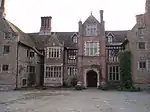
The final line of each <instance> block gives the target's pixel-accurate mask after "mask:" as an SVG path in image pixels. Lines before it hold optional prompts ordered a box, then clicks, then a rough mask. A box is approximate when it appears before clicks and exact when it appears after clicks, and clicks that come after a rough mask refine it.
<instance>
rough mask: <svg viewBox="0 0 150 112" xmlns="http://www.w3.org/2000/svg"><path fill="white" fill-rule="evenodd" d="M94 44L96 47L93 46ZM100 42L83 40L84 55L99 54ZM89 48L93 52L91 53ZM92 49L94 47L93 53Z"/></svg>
mask: <svg viewBox="0 0 150 112" xmlns="http://www.w3.org/2000/svg"><path fill="white" fill-rule="evenodd" d="M91 43H92V44H93V45H92V48H91ZM87 44H89V45H87ZM94 45H95V46H96V47H94ZM99 47H100V43H99V41H85V42H84V55H85V56H99V54H100V48H99ZM91 49H92V51H93V53H92V54H91ZM94 49H96V53H94Z"/></svg>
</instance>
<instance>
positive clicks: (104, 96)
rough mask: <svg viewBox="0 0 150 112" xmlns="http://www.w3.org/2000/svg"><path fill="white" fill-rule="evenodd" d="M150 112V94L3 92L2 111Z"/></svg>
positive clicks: (88, 91)
mask: <svg viewBox="0 0 150 112" xmlns="http://www.w3.org/2000/svg"><path fill="white" fill-rule="evenodd" d="M5 110H9V111H8V112H150V94H149V93H147V92H136V93H134V92H133V93H132V92H116V91H100V90H97V89H87V90H83V91H69V90H67V91H64V90H62V91H61V90H44V91H27V92H24V91H16V92H0V112H7V111H5Z"/></svg>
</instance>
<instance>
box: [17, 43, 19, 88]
mask: <svg viewBox="0 0 150 112" xmlns="http://www.w3.org/2000/svg"><path fill="white" fill-rule="evenodd" d="M18 52H19V42H17V72H16V89H18V75H19V74H18V54H19V53H18Z"/></svg>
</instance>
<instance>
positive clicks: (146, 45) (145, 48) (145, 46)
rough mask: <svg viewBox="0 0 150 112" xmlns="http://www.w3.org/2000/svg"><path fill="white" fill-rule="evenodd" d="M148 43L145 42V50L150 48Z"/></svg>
mask: <svg viewBox="0 0 150 112" xmlns="http://www.w3.org/2000/svg"><path fill="white" fill-rule="evenodd" d="M147 43H148V42H145V49H146V50H147V49H148V48H147V46H148V44H147Z"/></svg>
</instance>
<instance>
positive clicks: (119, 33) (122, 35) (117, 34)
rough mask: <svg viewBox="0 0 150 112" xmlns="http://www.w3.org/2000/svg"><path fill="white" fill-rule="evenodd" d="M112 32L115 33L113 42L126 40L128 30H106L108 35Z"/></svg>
mask: <svg viewBox="0 0 150 112" xmlns="http://www.w3.org/2000/svg"><path fill="white" fill-rule="evenodd" d="M110 32H111V33H112V34H113V35H114V38H113V42H115V43H117V42H118V43H119V42H123V41H124V40H125V38H126V37H127V32H128V30H124V31H105V35H108V34H109V33H110Z"/></svg>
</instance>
